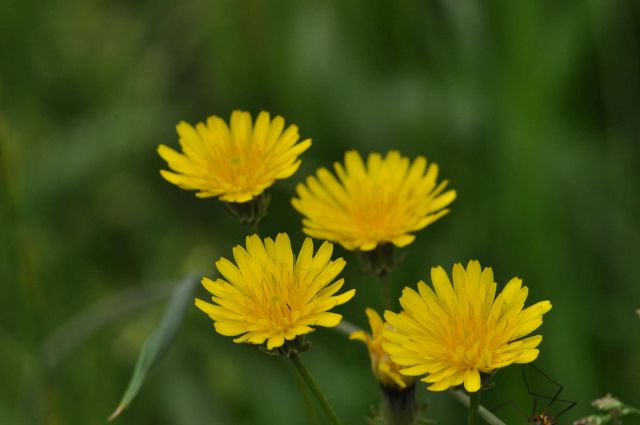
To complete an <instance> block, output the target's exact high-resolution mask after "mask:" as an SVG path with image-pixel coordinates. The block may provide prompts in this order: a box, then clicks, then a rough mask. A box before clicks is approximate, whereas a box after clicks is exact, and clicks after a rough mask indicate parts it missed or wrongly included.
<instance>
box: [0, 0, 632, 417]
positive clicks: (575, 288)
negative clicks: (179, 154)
mask: <svg viewBox="0 0 640 425" xmlns="http://www.w3.org/2000/svg"><path fill="white" fill-rule="evenodd" d="M639 20H640V3H639V2H637V1H633V0H586V1H577V0H567V1H563V2H557V1H550V0H541V1H530V0H514V1H488V2H479V1H473V0H456V1H453V0H443V1H438V0H433V1H426V2H420V1H410V0H401V1H396V2H371V1H362V0H360V1H348V2H338V1H325V2H306V1H299V2H295V1H272V2H266V1H258V0H246V1H243V2H236V1H230V0H227V1H221V0H212V1H207V2H200V1H193V0H186V1H182V2H169V1H166V0H159V1H148V0H147V1H137V2H128V1H123V0H122V1H106V0H103V1H96V0H92V1H86V0H53V1H49V2H36V1H34V0H23V1H21V0H4V1H2V2H0V214H1V215H0V220H1V221H0V226H1V227H0V238H1V239H0V241H1V242H0V250H1V251H0V280H1V285H2V286H1V288H2V298H1V299H2V308H0V376H1V377H2V381H3V385H2V386H0V423H1V424H20V425H21V424H52V425H57V424H102V423H105V420H106V417H107V416H108V415H109V414H110V413H111V411H112V410H113V409H114V408H115V406H116V404H117V402H118V400H119V398H120V396H121V395H122V392H123V391H124V389H125V387H126V384H127V382H128V379H129V377H130V374H131V371H132V368H133V365H134V363H135V360H136V357H137V353H138V350H139V348H140V346H141V345H142V343H143V341H144V340H145V338H146V337H147V336H148V335H149V334H150V333H151V332H152V331H153V329H154V327H155V325H156V324H157V323H158V321H159V319H160V317H161V314H162V308H163V306H164V305H165V302H164V301H165V300H166V294H167V290H168V288H170V287H171V286H172V285H173V284H175V283H176V282H178V281H180V280H181V279H182V278H183V277H184V276H185V275H188V274H194V275H202V274H208V275H212V274H213V273H214V268H213V264H214V261H215V260H216V259H217V258H218V256H221V255H225V256H228V255H230V252H231V247H232V245H233V244H236V243H239V242H242V241H243V238H244V235H245V234H246V232H247V229H246V228H244V227H242V226H241V225H239V224H235V223H234V222H233V221H232V219H231V218H230V217H228V216H227V215H226V214H225V212H224V210H223V208H222V207H221V205H220V204H219V203H218V202H216V201H215V200H199V199H196V198H195V197H194V196H193V194H192V193H190V192H186V191H182V190H179V189H178V188H176V187H174V186H172V185H170V184H168V183H166V182H164V181H163V180H162V179H161V178H160V176H159V174H158V170H159V169H160V168H161V167H163V166H164V164H163V162H162V160H161V159H160V158H159V157H158V155H157V154H156V152H155V148H156V146H157V145H158V144H159V143H164V144H167V145H170V146H174V147H175V146H177V137H176V133H175V125H176V123H177V122H178V121H180V120H186V121H189V122H191V123H195V122H197V121H200V120H203V119H204V118H205V117H206V116H208V115H212V114H216V115H220V116H222V117H224V118H225V119H228V116H229V115H230V113H231V111H232V110H233V109H245V110H249V111H251V112H252V113H253V114H256V113H257V112H259V111H260V110H263V109H264V110H268V111H271V112H272V113H274V114H281V115H283V116H284V117H285V118H286V119H287V121H288V122H290V123H295V124H297V125H298V126H299V127H300V131H301V135H302V136H303V137H311V138H313V141H314V144H313V146H312V148H311V149H310V150H309V151H307V152H306V153H305V154H304V156H303V165H302V168H301V169H300V170H299V171H298V173H297V174H295V175H294V176H293V177H292V178H291V179H288V180H286V181H283V182H279V183H277V184H276V185H275V186H274V187H273V189H272V190H271V193H272V194H273V201H272V213H271V215H270V216H269V217H268V218H267V220H266V222H265V223H264V224H263V226H262V232H263V234H265V235H274V234H275V233H276V232H279V231H287V232H289V233H290V234H291V235H292V238H293V239H294V244H296V245H298V246H299V244H300V242H301V241H302V238H303V236H302V234H301V230H300V219H299V217H298V215H297V214H296V213H295V212H294V211H293V209H292V208H291V207H290V204H289V199H290V197H291V196H292V194H293V188H294V186H295V184H296V182H298V181H301V180H302V179H303V178H304V177H305V176H306V175H308V174H310V173H312V172H313V171H314V170H315V169H316V167H318V166H320V165H329V164H331V162H333V161H336V160H340V159H341V158H342V155H343V152H344V151H345V150H346V149H357V150H359V151H361V152H362V153H368V152H370V151H386V150H388V149H391V148H394V149H399V150H400V151H401V152H403V153H404V154H406V155H408V156H411V157H414V156H416V155H419V154H421V155H426V156H427V157H428V158H429V159H432V160H434V161H436V162H437V163H439V165H440V167H441V175H442V176H443V177H444V178H448V179H449V180H450V181H451V186H452V187H453V188H456V189H457V190H458V199H457V200H456V201H455V203H454V204H453V209H452V213H451V214H450V215H449V216H447V217H446V218H444V219H442V220H440V221H438V222H437V223H435V224H434V225H432V226H430V227H429V228H427V229H426V230H424V231H422V232H420V233H419V234H418V238H417V241H416V242H415V243H414V244H412V245H411V246H410V247H409V248H407V249H406V250H405V252H406V254H407V255H408V257H407V260H406V262H405V263H404V265H403V266H402V268H400V269H398V270H397V271H395V272H394V273H393V275H392V280H393V284H394V285H395V287H396V289H397V291H399V290H400V288H401V287H402V286H403V285H414V284H415V282H416V281H417V280H419V279H427V278H428V270H429V268H430V267H431V266H434V265H439V264H440V265H443V266H445V267H446V268H447V269H450V267H451V266H452V264H453V263H454V262H456V261H463V262H466V261H467V260H468V259H471V258H477V259H479V260H480V261H481V262H482V263H483V264H486V265H491V266H493V268H494V271H495V273H496V277H497V279H498V282H499V283H500V284H504V283H505V282H506V281H507V280H508V279H509V278H510V277H512V276H514V275H517V276H520V277H522V278H523V279H524V281H525V283H526V284H527V285H528V286H529V287H530V297H529V301H530V302H535V301H538V300H542V299H549V300H551V301H552V302H553V304H554V309H553V310H552V311H551V312H550V313H549V314H548V315H547V317H546V320H545V324H544V326H543V327H542V330H541V332H542V333H543V335H544V337H545V340H544V342H543V344H542V355H541V357H540V359H539V361H538V362H537V364H538V365H539V366H540V367H541V368H542V369H543V370H545V371H546V372H547V373H548V374H550V375H551V376H553V377H554V378H555V379H556V380H557V381H559V382H561V383H562V384H563V385H564V386H565V391H564V392H563V396H564V397H565V398H568V399H571V400H577V401H578V402H579V404H578V406H577V407H576V408H575V409H573V410H572V411H570V412H568V413H567V414H566V415H564V416H563V417H562V418H560V420H559V423H571V422H572V421H573V420H574V419H575V418H577V417H580V416H583V415H584V414H586V413H587V412H590V411H591V409H590V407H589V405H588V403H589V401H590V400H592V399H594V398H596V397H598V396H601V395H603V394H604V393H606V392H608V391H610V392H612V393H613V394H615V395H617V396H619V397H621V398H622V399H624V400H626V401H628V402H629V403H631V404H633V403H635V404H636V405H638V404H640V396H639V395H638V388H640V321H639V320H638V318H637V316H636V313H635V309H636V308H637V307H640V281H639V278H638V276H640V273H638V266H639V265H640V260H639V259H638V254H639V251H640V250H639V244H640V220H639V219H638V218H639V217H640V196H638V195H639V193H640V192H639V191H640V140H639V135H640V65H639V63H640V62H639V58H640V50H639V44H638V43H639V41H638V40H639V36H640V29H639V28H640V26H639V24H640V22H639ZM338 253H339V254H340V255H344V256H345V257H346V258H347V260H348V262H349V263H348V266H347V269H346V271H345V276H346V278H347V286H348V287H356V288H357V289H358V296H357V297H356V298H355V299H354V300H353V301H351V302H350V303H348V304H347V305H345V306H343V307H341V308H340V309H339V310H338V311H340V312H342V313H344V314H345V317H346V318H347V319H348V320H350V321H352V322H354V323H356V324H358V325H361V326H364V325H365V323H366V322H365V317H364V313H363V311H364V308H365V307H366V306H367V305H371V306H374V307H376V308H379V306H380V303H379V298H378V291H377V287H376V283H375V281H374V280H372V279H370V278H364V277H362V276H361V275H360V273H359V270H358V266H357V263H356V261H355V259H354V258H353V256H352V255H351V254H350V253H346V252H344V251H342V250H338ZM200 294H201V296H204V295H203V293H202V292H200ZM70 321H71V322H70ZM69 323H71V325H69ZM60 329H62V331H61V330H60ZM311 339H312V341H313V343H314V348H313V350H312V351H311V352H310V353H307V354H305V355H304V358H305V360H306V362H307V363H308V364H309V365H310V367H311V368H312V370H313V371H315V374H316V375H317V378H318V380H319V382H320V384H321V386H322V388H324V389H325V391H326V392H327V394H328V396H329V398H330V399H331V400H332V401H333V402H334V404H335V407H336V409H337V410H338V412H339V414H340V415H341V416H342V417H343V419H344V421H345V423H346V424H360V423H364V420H363V417H364V416H365V415H366V414H367V413H368V412H369V406H370V405H371V404H372V403H374V402H375V401H376V400H377V397H378V391H377V388H376V384H375V382H374V380H373V378H372V377H371V374H370V373H369V360H368V357H367V354H366V350H365V349H364V346H362V345H359V344H357V343H349V342H346V339H345V337H344V336H343V335H342V334H340V333H337V332H333V331H331V330H326V329H323V330H321V331H318V332H316V333H315V334H313V335H312V337H311ZM519 373H520V372H519V370H518V368H509V369H507V370H505V371H504V372H500V373H499V374H498V375H497V378H496V380H497V385H496V388H495V389H494V390H492V391H491V392H490V393H488V394H487V395H486V397H485V402H486V404H487V405H492V404H494V405H495V404H498V403H500V402H504V401H507V400H513V401H514V404H515V405H516V406H517V407H515V408H514V407H513V406H510V407H505V408H503V409H502V410H500V412H499V413H500V416H501V417H503V418H504V420H505V421H506V422H507V423H509V424H519V423H525V422H526V416H527V414H528V412H529V411H530V408H531V403H532V400H531V398H530V397H529V396H528V395H527V394H526V390H525V388H524V385H523V382H522V379H521V377H520V375H519ZM297 385H298V382H297V381H296V378H295V375H294V372H293V369H292V368H291V367H290V365H289V364H287V363H286V361H285V360H284V359H280V358H273V357H270V356H266V355H264V354H262V353H260V352H259V351H258V350H257V349H255V347H251V346H248V345H236V344H233V343H232V342H231V340H230V339H229V338H225V337H222V336H219V335H217V334H215V333H214V332H213V330H212V328H211V323H210V320H209V319H208V318H207V317H206V316H205V315H203V314H202V313H200V312H199V311H197V310H196V309H195V308H188V310H187V315H186V317H185V321H184V324H183V328H182V331H181V333H180V335H179V337H178V339H177V341H176V343H175V346H174V347H173V349H172V350H171V351H170V353H169V355H168V356H167V358H165V360H164V361H163V362H162V363H161V364H160V366H159V367H158V368H157V369H156V370H155V372H154V373H153V374H152V375H151V377H150V379H149V380H148V381H147V383H146V385H145V387H144V388H143V390H142V392H141V393H140V395H139V396H138V398H137V399H136V400H135V401H134V403H133V405H132V406H131V407H130V409H129V410H128V411H127V412H126V413H125V414H124V415H123V416H122V417H121V418H119V419H118V420H117V422H116V423H122V424H196V423H198V424H281V425H287V424H304V423H308V419H307V418H306V416H305V410H304V404H303V401H302V398H301V397H300V395H299V392H298V386H297ZM553 390H554V388H551V389H547V390H546V391H547V392H551V393H552V392H553ZM418 392H419V393H420V397H421V399H423V400H424V401H425V402H428V403H429V417H431V418H433V419H436V420H437V421H438V423H441V424H459V423H462V417H463V414H464V412H463V410H462V409H461V408H460V406H459V405H457V404H456V403H455V402H454V401H452V400H451V399H450V398H448V397H447V396H446V395H438V394H427V392H426V391H425V390H424V387H423V386H420V388H419V390H418ZM317 414H318V416H319V420H320V423H324V422H323V421H324V418H323V416H322V414H321V412H320V411H317ZM625 423H639V422H634V421H628V422H625Z"/></svg>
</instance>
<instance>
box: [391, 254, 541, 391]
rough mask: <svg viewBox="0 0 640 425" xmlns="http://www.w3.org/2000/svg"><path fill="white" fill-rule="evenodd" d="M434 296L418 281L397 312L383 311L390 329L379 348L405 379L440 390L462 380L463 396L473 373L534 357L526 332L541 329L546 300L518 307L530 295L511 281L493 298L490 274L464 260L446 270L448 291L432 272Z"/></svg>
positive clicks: (533, 341)
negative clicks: (412, 378)
mask: <svg viewBox="0 0 640 425" xmlns="http://www.w3.org/2000/svg"><path fill="white" fill-rule="evenodd" d="M431 281H432V283H433V287H434V288H435V292H434V291H433V290H432V289H431V288H430V287H429V286H427V285H426V284H425V283H424V282H418V291H419V293H418V292H416V291H414V290H413V289H410V288H405V289H404V290H403V291H402V296H401V297H400V304H401V305H402V308H403V311H402V312H400V313H399V314H396V313H393V312H390V311H387V312H385V315H384V317H385V319H386V320H387V322H388V323H389V324H390V325H391V326H392V327H393V328H387V329H385V330H384V335H383V336H384V342H383V344H382V345H383V347H384V349H385V350H386V351H387V352H388V353H389V355H390V356H391V359H392V360H393V361H394V362H396V363H398V364H399V365H401V366H402V367H403V368H402V369H401V370H400V371H401V373H403V374H405V375H410V376H418V375H423V374H428V375H427V376H426V377H424V378H423V379H422V381H424V382H427V383H429V384H431V385H430V386H429V388H428V389H430V390H432V391H443V390H446V389H447V388H449V387H454V386H457V385H460V384H462V383H464V387H465V389H466V390H467V391H468V392H475V391H478V390H479V389H480V386H481V382H480V381H481V379H480V372H482V373H491V372H492V371H494V370H496V369H498V368H501V367H505V366H508V365H510V364H512V363H529V362H532V361H534V360H535V359H536V358H537V357H538V354H539V350H538V349H537V348H536V347H537V346H538V345H539V344H540V342H541V341H542V336H541V335H536V336H530V337H527V338H525V336H526V335H528V334H530V333H531V332H533V331H534V330H536V329H537V328H538V327H539V326H540V325H541V324H542V315H543V314H545V313H546V312H548V311H549V310H550V309H551V303H550V302H549V301H541V302H539V303H537V304H534V305H533V306H531V307H528V308H523V307H524V302H525V300H526V298H527V294H528V292H529V290H528V288H527V287H526V286H525V287H523V286H522V280H521V279H519V278H516V277H514V278H513V279H511V280H510V281H509V283H507V285H506V286H505V288H504V289H503V291H502V292H501V293H500V294H499V295H498V296H497V297H496V296H495V295H496V283H495V282H494V281H493V271H492V270H491V268H489V267H486V268H484V269H482V270H481V267H480V263H479V262H477V261H470V262H469V264H468V265H467V268H466V270H465V268H464V267H463V266H462V265H461V264H455V265H454V266H453V286H452V285H451V282H450V281H449V277H448V276H447V273H446V272H445V271H444V269H443V268H442V267H435V268H432V269H431Z"/></svg>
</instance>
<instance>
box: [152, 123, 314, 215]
mask: <svg viewBox="0 0 640 425" xmlns="http://www.w3.org/2000/svg"><path fill="white" fill-rule="evenodd" d="M177 130H178V135H179V136H180V146H182V151H183V153H182V154H181V153H178V152H176V151H175V150H173V149H171V148H169V147H167V146H165V145H160V146H158V153H159V154H160V156H161V157H162V158H163V159H164V160H165V161H167V164H168V165H169V168H171V169H172V170H173V171H174V172H171V171H166V170H162V171H160V174H162V177H164V178H165V179H166V180H167V181H169V182H170V183H173V184H175V185H177V186H179V187H181V188H182V189H187V190H198V191H199V192H198V193H196V196H198V197H200V198H209V197H214V196H218V197H220V200H222V201H225V202H248V201H250V200H251V199H252V198H254V197H256V196H258V195H260V194H261V193H262V192H263V191H264V190H265V189H266V188H268V187H269V186H271V185H272V184H273V183H274V181H275V180H277V179H285V178H287V177H290V176H291V175H292V174H293V173H295V172H296V170H297V169H298V167H299V166H300V160H299V159H298V156H299V155H300V154H302V152H304V151H305V150H307V149H308V148H309V146H311V139H306V140H304V141H303V142H300V143H297V142H298V139H299V137H300V136H299V135H298V127H296V126H295V125H291V126H289V127H288V128H287V129H286V130H284V119H283V118H282V117H280V116H277V117H275V118H274V119H273V120H271V119H270V117H269V113H267V112H260V114H259V115H258V118H257V119H256V122H255V125H253V124H252V122H251V115H249V113H248V112H241V111H233V113H232V114H231V125H230V127H228V126H227V124H226V123H225V122H224V121H223V120H222V119H220V118H219V117H216V116H211V117H209V118H208V119H207V122H206V124H205V123H198V124H196V126H195V128H194V127H192V126H191V125H190V124H187V123H186V122H181V123H180V124H178V126H177ZM283 130H284V131H283Z"/></svg>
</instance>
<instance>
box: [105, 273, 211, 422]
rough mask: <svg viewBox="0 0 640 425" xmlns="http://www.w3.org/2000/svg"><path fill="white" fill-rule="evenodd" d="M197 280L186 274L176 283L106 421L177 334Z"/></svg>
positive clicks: (131, 395) (137, 387) (134, 391)
mask: <svg viewBox="0 0 640 425" xmlns="http://www.w3.org/2000/svg"><path fill="white" fill-rule="evenodd" d="M197 283H198V279H196V278H194V277H189V278H186V279H185V280H183V281H182V282H180V283H179V284H178V285H176V287H175V289H174V290H173V292H172V293H171V297H170V298H169V303H168V305H167V308H166V309H165V311H164V314H163V316H162V321H161V322H160V325H159V326H158V328H156V330H155V331H154V332H153V334H151V336H150V337H149V338H147V340H146V341H145V343H144V345H143V346H142V350H141V351H140V355H139V356H138V361H137V362H136V367H135V369H134V371H133V376H132V377H131V381H129V386H128V387H127V390H126V391H125V393H124V395H123V396H122V399H121V400H120V403H119V404H118V407H117V408H116V410H115V411H114V412H113V413H112V414H111V416H109V419H108V420H109V421H111V420H113V419H115V418H117V417H118V416H120V414H121V413H122V412H123V411H124V410H125V409H126V408H127V407H128V406H129V404H131V401H132V400H133V399H134V398H135V396H136V395H137V394H138V392H139V391H140V388H141V387H142V384H144V381H145V379H146V378H147V375H148V373H149V371H150V370H151V369H152V368H153V367H154V366H155V365H156V364H157V363H158V362H159V361H160V360H161V359H162V358H163V357H164V355H165V354H166V353H167V351H168V349H169V348H170V347H171V345H172V344H173V341H174V340H175V338H176V335H177V334H178V330H179V329H180V324H181V323H182V318H183V317H184V313H185V310H186V308H187V305H191V304H193V297H194V294H193V293H194V290H195V288H196V285H197Z"/></svg>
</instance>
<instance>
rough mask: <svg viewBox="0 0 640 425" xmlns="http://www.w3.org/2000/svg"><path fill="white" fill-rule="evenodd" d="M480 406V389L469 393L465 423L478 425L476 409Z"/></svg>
mask: <svg viewBox="0 0 640 425" xmlns="http://www.w3.org/2000/svg"><path fill="white" fill-rule="evenodd" d="M479 408H480V391H476V392H472V393H469V414H468V416H467V425H478V409H479Z"/></svg>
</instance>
